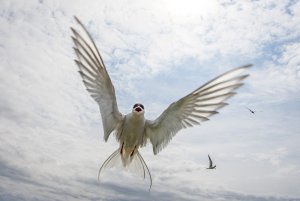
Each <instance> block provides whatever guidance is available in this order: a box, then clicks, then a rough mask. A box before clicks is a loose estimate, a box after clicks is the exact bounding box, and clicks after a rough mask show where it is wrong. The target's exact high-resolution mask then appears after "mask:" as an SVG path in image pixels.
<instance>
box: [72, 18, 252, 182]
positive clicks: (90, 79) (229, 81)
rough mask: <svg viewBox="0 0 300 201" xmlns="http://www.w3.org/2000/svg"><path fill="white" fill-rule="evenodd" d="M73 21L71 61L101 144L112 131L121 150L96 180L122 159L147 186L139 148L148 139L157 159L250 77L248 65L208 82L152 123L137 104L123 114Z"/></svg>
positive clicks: (92, 45) (101, 66)
mask: <svg viewBox="0 0 300 201" xmlns="http://www.w3.org/2000/svg"><path fill="white" fill-rule="evenodd" d="M75 20H76V21H77V23H78V24H79V27H78V29H74V28H72V27H71V30H72V33H73V35H72V39H73V42H74V45H75V46H74V50H75V53H76V56H77V59H75V62H76V64H77V65H78V67H79V73H80V75H81V77H82V80H83V83H84V85H85V87H86V89H87V91H88V92H89V93H90V95H91V96H92V98H93V99H94V100H95V101H96V102H97V103H98V105H99V108H100V113H101V117H102V125H103V131H104V140H105V142H106V141H107V139H108V137H109V136H110V135H111V134H112V133H113V134H114V135H115V137H116V140H117V141H118V142H119V148H118V149H117V150H116V151H115V152H113V153H112V154H111V155H110V156H109V157H108V158H107V159H106V161H105V162H104V163H103V165H102V166H101V168H100V170H99V174H98V179H99V176H100V173H101V171H102V170H103V169H104V168H109V167H113V166H114V165H115V163H117V162H120V161H122V165H123V166H124V167H129V165H130V164H132V163H133V162H134V163H135V166H136V167H138V169H139V171H140V172H141V173H142V175H143V177H144V178H145V176H146V175H147V176H149V178H150V188H151V185H152V178H151V174H150V171H149V169H148V167H147V165H146V163H145V161H144V159H143V158H142V156H141V154H140V153H139V148H141V147H143V146H145V145H146V144H147V141H150V142H151V144H152V147H153V153H154V154H155V155H156V154H158V153H159V152H160V151H161V150H162V149H163V148H164V147H166V146H167V145H168V143H169V142H170V140H171V139H172V138H173V137H174V136H175V135H176V133H177V132H178V131H180V130H181V129H184V128H187V127H192V126H195V125H200V123H202V122H204V121H207V120H209V119H208V117H210V116H212V115H214V114H217V113H218V112H217V110H218V109H220V108H222V107H224V106H226V105H227V103H225V102H224V101H225V100H227V99H228V98H230V97H232V96H233V95H235V94H236V93H235V92H234V91H235V90H236V89H237V88H239V87H240V86H242V85H243V83H242V81H243V80H244V79H245V78H246V77H248V76H249V75H248V74H244V72H245V70H246V69H248V68H249V67H250V66H252V65H251V64H249V65H245V66H242V67H239V68H235V69H233V70H230V71H228V72H226V73H224V74H222V75H220V76H218V77H216V78H214V79H212V80H211V81H209V82H207V83H206V84H204V85H202V86H201V87H199V88H197V89H196V90H194V91H192V92H191V93H189V94H187V95H186V96H184V97H182V98H181V99H179V100H178V101H175V102H173V103H172V104H170V105H169V107H168V108H167V109H165V110H164V112H163V113H162V114H161V115H160V116H159V117H158V118H156V119H155V120H148V119H145V117H144V114H145V108H144V106H143V105H142V104H141V103H136V104H134V105H133V108H132V112H131V113H129V114H126V115H124V114H122V113H121V112H120V111H119V109H118V104H117V100H116V95H115V88H114V86H113V83H112V81H111V79H110V77H109V75H108V72H107V70H106V67H105V65H104V62H103V60H102V57H101V55H100V53H99V51H98V49H97V47H96V45H95V42H94V41H93V39H92V37H91V35H90V34H89V33H88V31H87V29H86V28H85V27H84V25H83V24H82V23H81V22H80V21H79V19H78V18H77V17H75Z"/></svg>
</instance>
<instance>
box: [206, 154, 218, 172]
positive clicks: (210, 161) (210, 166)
mask: <svg viewBox="0 0 300 201" xmlns="http://www.w3.org/2000/svg"><path fill="white" fill-rule="evenodd" d="M208 159H209V167H208V168H206V169H216V167H217V166H216V165H213V162H212V160H211V158H210V156H209V154H208Z"/></svg>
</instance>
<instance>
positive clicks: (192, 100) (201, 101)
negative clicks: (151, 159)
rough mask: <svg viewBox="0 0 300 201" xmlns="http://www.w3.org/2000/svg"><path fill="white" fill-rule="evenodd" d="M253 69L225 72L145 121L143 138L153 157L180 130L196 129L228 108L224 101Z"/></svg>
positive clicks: (245, 67) (241, 68)
mask: <svg viewBox="0 0 300 201" xmlns="http://www.w3.org/2000/svg"><path fill="white" fill-rule="evenodd" d="M250 66H252V65H245V66H242V67H239V68H235V69H233V70H231V71H228V72H226V73H224V74H222V75H220V76H218V77H216V78H215V79H213V80H211V81H210V82H208V83H206V84H204V85H203V86H201V87H199V88H198V89H196V90H195V91H193V92H191V93H190V94H188V95H186V96H184V97H183V98H181V99H179V100H178V101H176V102H174V103H172V104H171V105H170V106H169V107H168V108H167V109H166V110H165V111H164V112H163V113H162V114H161V115H160V116H159V117H158V118H157V119H156V120H154V121H150V120H147V121H146V129H145V135H146V136H147V137H148V138H149V139H150V141H151V143H152V146H153V153H154V154H157V153H158V152H159V151H160V150H161V149H163V148H164V147H165V146H166V145H167V144H168V143H169V141H170V140H171V139H172V137H173V136H174V135H175V134H176V133H177V132H178V131H179V130H181V129H183V128H187V127H192V126H194V125H199V124H200V123H201V122H203V121H207V120H209V119H208V117H210V116H211V115H214V114H217V113H218V112H217V110H218V109H220V108H222V107H224V106H225V105H227V103H224V101H225V100H226V99H228V98H230V97H231V96H233V95H234V94H235V92H234V90H235V89H237V88H238V87H240V86H241V85H243V83H242V81H243V80H244V79H245V78H246V77H248V76H249V75H247V74H243V72H244V71H245V70H246V69H247V68H249V67H250Z"/></svg>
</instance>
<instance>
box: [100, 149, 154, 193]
mask: <svg viewBox="0 0 300 201" xmlns="http://www.w3.org/2000/svg"><path fill="white" fill-rule="evenodd" d="M121 157H122V156H121V154H120V149H117V150H116V151H114V152H113V153H112V154H111V155H110V156H109V157H108V158H107V159H106V160H105V161H104V163H103V164H102V166H101V167H100V169H99V172H98V180H100V174H101V172H103V171H104V170H105V169H110V168H112V167H115V166H116V165H117V164H120V163H121V160H122V159H121ZM126 168H128V169H129V170H130V171H132V172H134V173H139V174H140V175H141V176H142V177H143V178H144V179H145V178H146V177H149V179H150V187H149V190H150V189H151V186H152V177H151V173H150V171H149V168H148V166H147V164H146V163H145V161H144V159H143V157H142V156H141V154H140V152H139V151H136V154H135V155H134V156H133V159H132V161H131V163H130V164H129V166H127V167H126Z"/></svg>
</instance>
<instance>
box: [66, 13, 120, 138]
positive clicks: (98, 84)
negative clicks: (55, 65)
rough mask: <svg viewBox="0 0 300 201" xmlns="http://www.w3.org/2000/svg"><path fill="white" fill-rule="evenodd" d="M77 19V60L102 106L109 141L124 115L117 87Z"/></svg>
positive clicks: (89, 87)
mask: <svg viewBox="0 0 300 201" xmlns="http://www.w3.org/2000/svg"><path fill="white" fill-rule="evenodd" d="M75 20H76V21H77V23H78V24H79V26H80V27H79V29H78V30H77V29H74V28H71V30H72V32H73V36H72V39H73V42H74V45H75V47H74V50H75V53H76V55H77V58H78V59H77V60H75V62H76V64H77V65H78V67H79V73H80V75H81V77H82V80H83V83H84V85H85V87H86V89H87V91H88V92H89V93H90V95H91V96H92V97H93V99H94V100H95V101H96V102H97V103H98V105H99V107H100V112H101V117H102V124H103V129H104V140H105V141H107V139H108V137H109V135H110V134H111V133H112V132H113V131H114V130H115V129H116V128H117V127H118V125H119V124H120V123H121V121H122V119H123V115H122V114H121V113H120V112H119V109H118V105H117V100H116V95H115V88H114V86H113V84H112V82H111V80H110V77H109V75H108V73H107V71H106V68H105V65H104V63H103V60H102V58H101V55H100V53H99V51H98V49H97V47H96V45H95V43H94V41H93V39H92V37H91V36H90V34H89V33H88V31H87V30H86V28H85V27H84V26H83V24H82V23H81V22H80V21H79V19H78V18H77V17H75Z"/></svg>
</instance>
